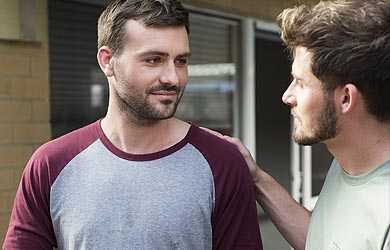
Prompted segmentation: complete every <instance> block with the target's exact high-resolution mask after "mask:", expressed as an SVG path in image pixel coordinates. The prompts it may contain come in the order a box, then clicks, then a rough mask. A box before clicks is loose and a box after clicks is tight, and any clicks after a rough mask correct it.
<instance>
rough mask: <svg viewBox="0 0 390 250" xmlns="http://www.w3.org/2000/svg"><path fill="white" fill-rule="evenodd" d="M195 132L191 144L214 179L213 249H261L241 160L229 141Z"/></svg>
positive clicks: (250, 189)
mask: <svg viewBox="0 0 390 250" xmlns="http://www.w3.org/2000/svg"><path fill="white" fill-rule="evenodd" d="M196 132H197V133H194V136H193V137H192V139H193V140H192V141H193V143H194V144H195V147H197V148H198V150H200V151H201V152H202V154H203V156H204V157H205V158H206V159H207V161H208V163H209V165H210V168H211V171H212V174H213V179H214V188H215V206H214V211H213V215H212V229H213V249H219V250H226V249H235V250H236V249H237V250H238V249H242V250H244V249H245V250H254V249H256V250H258V249H262V241H261V236H260V229H259V223H258V214H257V208H256V200H255V193H254V188H253V182H252V178H251V176H250V172H249V168H248V166H247V164H246V162H245V160H244V158H243V157H242V155H241V153H240V152H239V151H238V150H237V148H236V147H235V146H234V145H232V144H230V143H229V142H226V141H224V140H221V139H219V138H216V137H210V136H211V135H209V134H204V133H205V132H202V131H196Z"/></svg>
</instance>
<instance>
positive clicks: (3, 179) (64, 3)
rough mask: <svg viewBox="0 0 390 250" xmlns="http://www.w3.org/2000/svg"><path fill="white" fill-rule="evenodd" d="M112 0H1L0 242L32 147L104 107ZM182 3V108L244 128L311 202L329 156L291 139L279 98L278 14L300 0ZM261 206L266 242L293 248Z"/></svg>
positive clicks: (197, 119)
mask: <svg viewBox="0 0 390 250" xmlns="http://www.w3.org/2000/svg"><path fill="white" fill-rule="evenodd" d="M109 2H110V1H109V0H15V1H8V0H0V244H1V245H2V243H3V239H4V237H5V234H6V230H7V227H8V222H9V217H10V213H11V209H12V205H13V200H14V196H15V192H16V189H17V187H18V184H19V181H20V177H21V174H22V171H23V169H24V166H25V164H26V162H27V161H28V159H29V157H30V156H31V154H32V153H33V152H34V150H35V149H36V148H37V147H38V146H40V145H41V144H43V143H44V142H46V141H48V140H50V139H52V138H55V137H58V136H60V135H62V134H64V133H66V132H68V131H70V130H72V129H75V128H77V127H80V126H83V125H85V124H87V123H89V122H92V121H94V120H96V119H97V118H99V117H101V116H103V115H104V114H105V108H106V104H107V94H108V93H107V83H106V80H105V78H104V75H102V73H101V72H100V69H99V67H98V65H97V63H96V56H95V55H96V21H97V17H98V15H99V14H100V12H101V11H102V10H103V9H104V7H105V6H106V5H107V4H108V3H109ZM183 2H184V4H185V5H186V6H187V7H188V8H189V9H190V11H191V14H190V16H191V20H190V21H191V33H190V46H191V52H192V54H193V57H192V58H191V62H190V68H189V82H188V86H187V89H186V93H185V95H184V97H183V100H182V103H181V104H180V105H179V109H178V112H177V116H178V117H180V118H182V119H185V120H191V121H193V122H194V123H197V124H199V125H202V126H207V127H211V128H213V129H216V130H218V131H221V132H223V133H226V134H230V135H234V136H239V137H241V138H242V139H243V141H244V142H245V144H246V145H247V146H248V147H249V148H250V150H251V152H252V153H253V154H254V155H256V156H257V158H258V159H259V161H260V163H261V165H262V167H263V168H264V169H266V170H267V171H268V172H270V173H271V174H272V175H273V176H274V177H275V178H276V179H278V180H279V181H280V182H281V183H282V184H283V185H284V186H285V187H286V188H287V189H288V190H289V191H290V192H291V193H292V194H293V195H294V197H295V198H296V199H297V200H299V201H300V202H302V203H303V204H305V205H307V206H311V203H312V201H313V197H315V196H316V195H318V193H319V189H320V188H321V186H322V181H323V178H324V177H325V176H324V174H325V173H326V168H327V167H328V164H329V161H330V158H329V155H327V154H326V153H324V149H323V148H321V146H319V147H304V148H302V147H298V146H297V145H295V144H294V143H292V142H291V140H290V127H291V121H290V115H289V108H288V107H287V106H285V105H284V104H283V103H282V102H281V95H282V93H283V91H284V89H285V88H286V87H287V85H288V83H289V81H290V61H289V59H288V56H287V54H286V52H285V50H284V48H283V46H282V44H281V41H280V39H279V37H278V28H277V25H276V24H275V21H274V20H275V18H276V16H277V14H278V13H279V12H280V11H281V10H282V9H284V8H286V7H289V6H292V5H294V4H296V1H294V0H277V1H275V0H273V1H271V0H241V1H239V3H238V2H237V1H233V0H185V1H183ZM300 2H302V1H300ZM306 2H308V1H306ZM313 164H315V165H316V169H312V168H311V165H313ZM317 165H318V166H319V167H317ZM301 173H303V175H302V174H301ZM301 176H303V177H301ZM305 176H306V177H305ZM302 190H303V191H302ZM314 200H315V198H314ZM259 215H260V216H259V221H260V223H261V224H262V225H261V226H262V235H263V240H264V244H265V249H289V247H288V244H287V243H286V242H285V241H284V240H283V239H282V238H281V236H280V235H279V234H278V233H277V231H276V230H275V228H274V227H273V226H272V223H270V221H269V220H268V219H267V217H266V216H265V215H264V214H263V213H262V211H261V210H259Z"/></svg>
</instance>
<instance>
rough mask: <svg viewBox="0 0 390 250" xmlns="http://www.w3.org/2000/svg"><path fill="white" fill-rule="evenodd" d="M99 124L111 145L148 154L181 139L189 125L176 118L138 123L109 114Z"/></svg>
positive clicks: (133, 152) (129, 151)
mask: <svg viewBox="0 0 390 250" xmlns="http://www.w3.org/2000/svg"><path fill="white" fill-rule="evenodd" d="M101 126H102V129H103V132H104V134H105V135H106V136H107V138H108V139H109V140H110V141H111V143H112V144H113V145H115V146H116V147H117V148H119V149H120V150H122V151H124V152H126V153H131V154H149V153H155V152H158V151H161V150H164V149H166V148H169V147H171V146H173V145H175V144H176V143H178V142H179V141H180V140H182V139H183V138H184V137H185V135H186V134H187V132H188V129H189V127H190V125H189V124H188V123H185V122H183V121H180V120H178V119H176V118H170V119H165V120H161V121H158V122H155V123H149V124H148V125H140V124H136V123H131V122H129V121H128V120H126V119H124V118H123V117H117V116H110V115H109V114H107V116H106V117H105V118H103V120H102V122H101Z"/></svg>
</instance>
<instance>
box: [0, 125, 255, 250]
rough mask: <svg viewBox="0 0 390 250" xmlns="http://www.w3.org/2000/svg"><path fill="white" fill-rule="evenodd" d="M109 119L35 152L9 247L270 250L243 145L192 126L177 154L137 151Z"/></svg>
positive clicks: (18, 196) (173, 150)
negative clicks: (116, 141)
mask: <svg viewBox="0 0 390 250" xmlns="http://www.w3.org/2000/svg"><path fill="white" fill-rule="evenodd" d="M100 121H101V120H99V121H96V122H95V123H92V124H90V125H88V126H86V127H83V128H81V129H78V130H76V131H74V132H71V133H69V134H67V135H64V136H62V137H60V138H58V139H55V140H53V141H50V142H48V143H46V144H45V145H43V146H41V147H40V148H39V149H38V150H37V151H36V152H35V153H34V155H33V156H32V157H31V159H30V161H29V162H28V164H27V166H26V169H25V171H24V173H23V177H22V180H21V183H20V185H19V188H18V191H17V194H16V198H15V203H14V208H13V211H12V215H11V220H10V226H9V229H8V232H7V236H6V239H5V243H4V245H3V249H5V250H11V249H12V250H15V249H29V250H34V249H39V250H44V249H50V250H51V249H53V247H54V248H58V249H67V250H70V249H78V250H81V249H82V250H83V249H99V250H103V249H115V250H121V249H126V250H128V249H146V250H152V249H159V250H163V249H183V250H197V249H199V250H206V249H221V250H229V249H248V250H249V249H251V250H252V249H262V243H261V237H260V231H259V226H258V218H257V211H256V205H255V195H254V189H253V184H252V181H251V177H250V173H249V170H248V167H247V165H246V163H245V160H244V159H243V157H242V156H241V154H240V153H239V151H238V150H237V149H236V148H235V146H234V145H231V144H230V143H228V142H225V141H223V140H221V139H219V138H217V137H215V136H212V135H210V134H208V133H206V132H204V131H203V130H201V129H199V128H198V127H196V126H195V125H193V124H191V126H190V129H189V131H188V133H187V135H186V136H185V138H184V139H183V140H181V141H180V142H178V143H177V144H176V145H174V146H172V147H170V148H168V149H165V150H163V151H160V152H156V153H152V154H143V155H134V154H128V153H125V152H123V151H121V150H119V149H118V148H116V147H115V146H114V145H113V144H112V143H111V142H110V141H109V140H108V139H107V137H106V136H105V135H104V133H103V131H102V129H101V126H100Z"/></svg>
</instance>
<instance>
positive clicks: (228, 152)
mask: <svg viewBox="0 0 390 250" xmlns="http://www.w3.org/2000/svg"><path fill="white" fill-rule="evenodd" d="M188 141H189V143H191V144H192V145H193V146H194V147H195V148H197V149H198V150H199V151H201V152H205V151H206V152H212V153H213V154H214V155H217V156H224V157H228V158H229V156H236V155H241V154H240V153H239V151H238V149H237V148H236V146H234V145H233V144H231V143H230V142H228V141H225V140H223V139H221V138H219V137H217V136H215V135H212V134H210V133H208V132H206V131H204V130H203V129H201V128H199V127H198V126H196V125H194V124H192V125H191V128H190V130H189V132H188Z"/></svg>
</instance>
